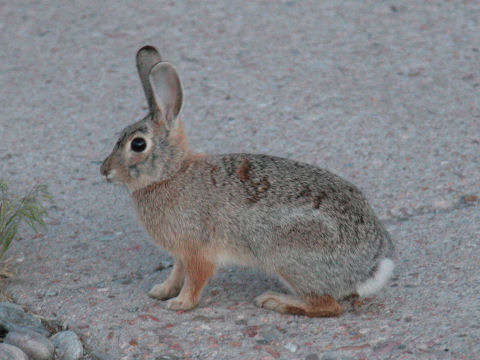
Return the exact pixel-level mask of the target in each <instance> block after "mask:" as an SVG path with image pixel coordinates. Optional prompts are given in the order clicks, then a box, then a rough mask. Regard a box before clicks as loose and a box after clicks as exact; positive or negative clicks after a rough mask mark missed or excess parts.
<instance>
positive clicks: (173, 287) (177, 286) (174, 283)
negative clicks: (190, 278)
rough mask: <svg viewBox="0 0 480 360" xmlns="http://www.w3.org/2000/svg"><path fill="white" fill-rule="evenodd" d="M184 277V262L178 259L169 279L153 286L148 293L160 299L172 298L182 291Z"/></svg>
mask: <svg viewBox="0 0 480 360" xmlns="http://www.w3.org/2000/svg"><path fill="white" fill-rule="evenodd" d="M184 277H185V271H184V267H183V264H182V262H181V261H180V260H178V259H177V260H176V261H175V264H174V265H173V269H172V272H171V273H170V275H169V276H168V278H167V280H165V281H164V282H163V283H161V284H157V285H155V286H154V287H152V289H151V290H150V292H149V293H148V295H149V296H150V297H152V298H155V299H160V300H168V299H171V298H173V297H175V296H177V295H178V294H179V293H180V290H181V289H182V285H183V279H184Z"/></svg>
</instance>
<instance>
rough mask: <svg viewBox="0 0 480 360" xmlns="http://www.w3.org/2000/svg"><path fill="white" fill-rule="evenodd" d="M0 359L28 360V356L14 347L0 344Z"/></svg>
mask: <svg viewBox="0 0 480 360" xmlns="http://www.w3.org/2000/svg"><path fill="white" fill-rule="evenodd" d="M0 359H1V360H28V356H27V354H25V353H24V352H23V351H22V350H20V349H19V348H18V347H16V346H13V345H9V344H0Z"/></svg>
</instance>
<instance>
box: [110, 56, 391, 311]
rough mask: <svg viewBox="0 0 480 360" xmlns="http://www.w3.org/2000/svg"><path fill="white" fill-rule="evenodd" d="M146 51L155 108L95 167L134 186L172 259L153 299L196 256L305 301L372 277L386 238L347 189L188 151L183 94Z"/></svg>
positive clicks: (174, 284)
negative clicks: (137, 140)
mask: <svg viewBox="0 0 480 360" xmlns="http://www.w3.org/2000/svg"><path fill="white" fill-rule="evenodd" d="M147 50H148V51H147V53H148V54H151V53H152V50H151V49H150V48H148V49H147ZM148 54H147V55H148ZM147 55H146V59H147V60H145V61H143V62H140V63H141V64H143V65H140V66H139V73H140V77H141V79H142V83H143V84H144V87H145V81H144V79H146V78H147V77H148V78H150V80H152V79H154V81H150V84H151V85H152V87H153V88H149V87H148V86H146V88H145V92H146V97H147V100H149V101H153V104H149V105H150V109H151V111H152V112H151V114H149V115H147V116H146V117H145V118H143V119H142V120H140V121H139V122H137V123H135V124H133V125H130V126H128V127H127V128H126V129H125V130H124V131H123V133H122V135H121V136H120V139H119V140H118V142H117V144H116V145H115V147H114V149H113V151H112V153H111V154H110V156H108V157H107V159H105V161H104V163H103V165H102V168H101V173H102V174H103V175H105V176H106V177H107V179H109V180H116V181H118V182H120V183H123V184H125V185H126V186H127V187H128V188H129V189H130V190H131V191H132V197H133V200H134V203H135V206H136V209H137V213H138V215H139V218H140V220H141V221H142V222H143V224H144V225H145V227H146V229H147V230H148V232H149V233H150V235H151V236H152V238H153V239H154V240H155V242H156V243H157V244H158V245H160V246H162V247H163V248H165V249H166V250H168V251H170V252H171V253H172V255H173V256H174V257H175V258H176V259H177V261H178V267H177V268H176V269H177V270H178V271H177V272H175V274H176V275H175V274H174V275H172V276H171V278H169V279H168V280H167V281H166V282H165V283H164V284H162V285H157V287H156V288H154V289H152V292H153V293H154V295H155V296H157V297H159V298H162V299H163V298H168V297H171V296H176V295H172V294H178V291H179V290H178V289H180V288H182V284H183V278H182V276H185V277H186V278H187V279H188V278H189V276H190V277H191V278H194V277H195V276H194V275H195V274H194V273H190V275H189V273H188V262H189V261H190V262H192V261H193V262H195V263H196V260H195V256H197V255H196V254H198V259H199V261H200V260H202V262H201V264H204V265H201V266H205V268H209V266H210V265H209V264H215V265H218V264H221V263H224V262H234V263H239V264H244V265H251V266H256V267H259V268H261V269H263V270H264V271H266V272H269V273H273V274H277V275H278V276H280V278H282V279H283V280H284V281H285V282H286V283H287V284H288V285H289V287H290V288H291V289H292V290H293V291H294V292H295V293H296V294H297V295H298V296H299V297H300V298H303V299H309V298H314V297H315V296H323V295H330V296H333V297H334V298H341V297H343V296H347V295H351V294H355V293H356V290H357V287H358V285H359V284H361V283H364V282H365V281H367V280H369V279H373V278H375V276H374V275H375V272H376V271H377V269H378V267H379V264H380V262H381V261H382V260H383V259H385V258H390V257H391V256H392V255H393V244H392V240H391V238H390V236H389V234H388V233H387V231H386V230H385V228H384V227H383V225H382V224H381V223H380V221H379V220H378V218H377V217H376V216H375V213H374V212H373V210H372V208H371V207H370V206H369V204H368V202H367V200H366V199H365V197H364V196H363V195H362V193H361V192H360V191H359V190H358V189H357V188H356V187H355V186H354V185H352V184H351V183H349V182H348V181H346V180H343V179H342V178H340V177H339V176H337V175H334V174H332V173H330V172H329V171H327V170H323V169H320V168H317V167H315V166H312V165H309V164H305V163H301V162H297V161H293V160H288V159H283V158H279V157H274V156H268V155H253V154H226V155H213V156H209V155H195V154H193V152H192V151H191V150H190V149H189V147H188V145H187V143H186V137H185V134H184V130H183V126H182V123H181V121H180V120H179V119H178V118H177V117H178V113H179V112H180V109H181V107H182V105H183V96H182V94H183V92H182V86H181V83H180V80H179V79H178V75H177V73H176V70H175V68H174V67H173V66H171V65H170V64H165V63H157V64H154V63H155V61H153V60H155V59H156V58H155V57H153V58H150V57H149V56H151V55H148V56H147ZM140 58H142V56H140ZM152 59H153V60H152ZM137 61H138V57H137ZM145 64H149V66H151V69H150V70H149V71H147V70H148V69H146V68H144V67H143V66H145ZM152 71H153V72H154V73H155V75H154V76H152ZM147 75H148V76H147ZM152 94H155V96H153V98H152V97H151V95H152ZM165 109H167V110H165ZM168 109H170V110H168ZM134 136H142V137H144V138H145V139H146V140H147V142H148V144H150V145H149V146H147V149H146V150H145V152H143V153H133V152H132V150H131V149H130V148H129V142H130V141H131V139H132V138H133V137H134ZM192 254H193V258H192ZM189 259H190V260H189ZM192 259H194V260H192ZM195 266H200V265H198V264H197V265H195ZM184 269H186V270H185V275H182V274H184V272H183V271H184ZM197 269H198V267H197ZM202 269H203V268H202ZM205 274H206V275H205V277H208V274H207V273H205ZM386 277H387V276H386ZM386 277H384V278H386ZM207 280H208V279H207ZM193 283H194V281H193V280H192V281H187V280H185V284H187V285H185V286H183V288H182V291H181V293H180V295H179V296H178V297H177V298H175V299H177V300H175V301H176V303H172V306H171V308H176V309H179V308H184V309H187V308H191V307H192V306H194V305H195V304H196V303H197V302H198V300H199V297H198V299H197V298H196V296H197V295H195V294H197V293H198V291H200V292H201V288H202V287H203V285H202V286H200V289H199V290H198V289H196V288H195V286H194V285H192V284H193ZM187 287H188V289H187V290H185V289H186V288H187ZM197 290H198V291H197ZM192 294H194V295H192ZM188 296H190V297H191V299H189V298H188ZM172 300H174V299H172ZM172 300H171V301H172ZM287 305H288V304H287ZM285 309H286V308H285ZM285 309H284V310H282V311H288V310H285Z"/></svg>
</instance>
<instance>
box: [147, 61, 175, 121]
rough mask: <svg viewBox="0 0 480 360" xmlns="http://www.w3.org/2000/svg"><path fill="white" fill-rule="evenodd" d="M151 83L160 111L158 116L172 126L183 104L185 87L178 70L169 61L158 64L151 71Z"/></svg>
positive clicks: (156, 104)
mask: <svg viewBox="0 0 480 360" xmlns="http://www.w3.org/2000/svg"><path fill="white" fill-rule="evenodd" d="M150 85H151V87H152V90H153V97H154V101H155V106H156V107H157V109H158V111H159V112H160V113H159V114H156V116H157V118H159V119H162V120H164V121H165V125H166V126H167V128H170V127H171V126H172V125H173V123H174V122H175V119H176V118H177V116H178V114H179V113H180V110H182V106H183V89H182V83H181V82H180V78H179V77H178V74H177V70H175V68H174V67H173V65H171V64H169V63H167V62H161V63H159V64H156V65H155V66H154V67H153V68H152V70H151V71H150Z"/></svg>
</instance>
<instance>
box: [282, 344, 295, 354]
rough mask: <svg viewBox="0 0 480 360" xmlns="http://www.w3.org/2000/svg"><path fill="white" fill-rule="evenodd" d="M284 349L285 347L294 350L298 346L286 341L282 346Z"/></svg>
mask: <svg viewBox="0 0 480 360" xmlns="http://www.w3.org/2000/svg"><path fill="white" fill-rule="evenodd" d="M284 348H285V349H287V350H288V351H290V352H295V351H297V349H298V346H297V345H295V344H292V343H288V344H286V345H285V346H284Z"/></svg>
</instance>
